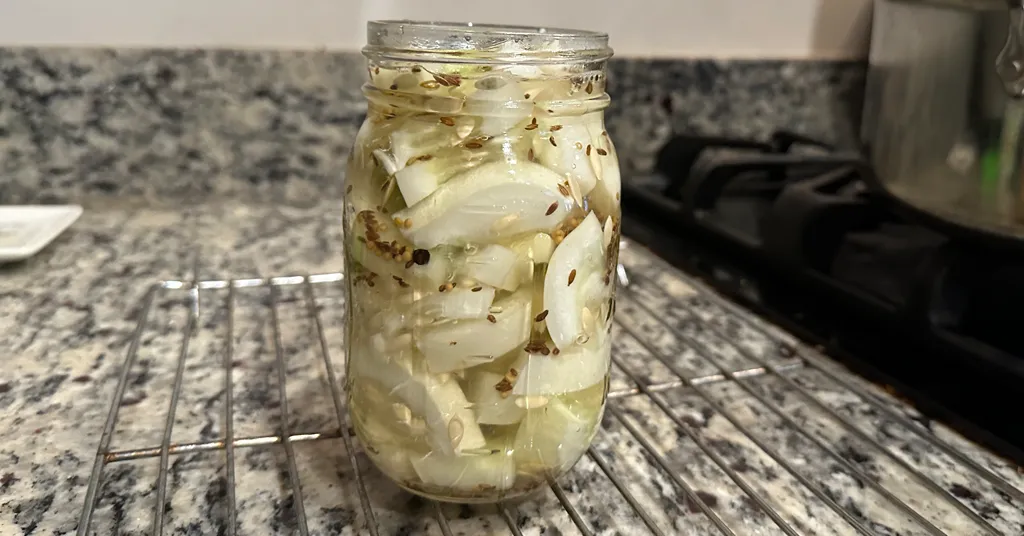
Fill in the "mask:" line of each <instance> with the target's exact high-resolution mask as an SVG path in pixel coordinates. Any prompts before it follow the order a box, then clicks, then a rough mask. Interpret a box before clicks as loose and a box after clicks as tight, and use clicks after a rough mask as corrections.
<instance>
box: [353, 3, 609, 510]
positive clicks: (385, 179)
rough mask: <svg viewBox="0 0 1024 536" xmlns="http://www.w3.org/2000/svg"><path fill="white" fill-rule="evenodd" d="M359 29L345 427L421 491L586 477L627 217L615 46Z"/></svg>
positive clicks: (388, 470)
mask: <svg viewBox="0 0 1024 536" xmlns="http://www.w3.org/2000/svg"><path fill="white" fill-rule="evenodd" d="M367 33H368V44H367V46H366V47H365V48H364V49H363V53H364V55H365V56H366V58H367V59H368V66H369V67H368V68H369V82H368V83H367V84H366V85H364V87H363V91H364V94H365V95H366V98H367V100H368V113H367V118H366V120H365V122H364V123H363V125H362V127H361V128H360V130H359V133H358V135H357V138H356V142H355V147H354V149H353V151H352V154H351V157H350V160H349V166H348V173H347V176H346V179H345V182H346V184H345V210H344V234H345V248H346V281H347V289H348V334H347V337H348V339H347V341H346V347H347V362H346V372H347V375H346V378H347V392H348V401H349V408H350V411H351V415H352V420H353V425H354V428H355V430H356V433H357V434H358V437H359V439H360V441H361V442H362V444H363V446H364V447H365V450H366V452H367V453H368V455H369V457H370V458H371V459H372V460H373V462H374V463H375V464H376V465H377V466H378V467H379V468H380V469H381V470H382V471H383V472H384V473H385V474H386V475H387V476H388V477H390V478H391V479H393V480H394V481H395V482H397V483H398V484H399V485H401V486H402V487H404V488H405V489H407V490H409V491H411V492H413V493H417V494H420V495H423V496H427V497H430V498H433V499H438V500H442V501H452V502H464V503H465V502H470V503H471V502H492V501H498V500H503V499H508V498H512V497H515V496H519V495H523V494H526V493H529V492H531V491H533V490H535V489H537V488H539V487H541V486H543V485H546V483H547V479H548V478H557V477H558V476H559V475H561V474H563V473H565V472H566V471H568V470H569V469H570V468H571V467H572V466H573V465H574V464H575V463H576V462H577V460H578V459H579V458H580V456H581V455H582V454H583V453H584V452H585V451H586V449H587V447H588V445H589V444H590V442H591V440H592V439H593V437H594V435H595V433H596V431H597V428H598V426H599V425H600V422H601V417H602V414H603V412H604V406H605V401H606V398H607V392H608V372H609V365H610V352H611V342H610V333H611V328H612V313H613V311H614V309H615V277H614V275H615V268H616V265H617V260H618V245H619V224H620V221H621V220H620V215H621V214H620V203H619V199H620V178H619V167H618V162H617V160H616V153H615V147H614V145H613V144H612V141H611V139H610V138H609V136H608V132H607V131H606V130H605V125H604V109H605V108H606V107H607V106H608V103H609V98H608V95H607V94H606V93H605V81H606V73H605V64H606V61H607V59H608V58H609V57H610V55H611V50H610V49H609V48H608V37H607V35H606V34H602V33H596V32H589V31H577V30H563V29H552V28H533V27H513V26H495V25H478V24H459V23H434V22H429V23H428V22H412V21H377V22H370V23H369V24H368V32H367Z"/></svg>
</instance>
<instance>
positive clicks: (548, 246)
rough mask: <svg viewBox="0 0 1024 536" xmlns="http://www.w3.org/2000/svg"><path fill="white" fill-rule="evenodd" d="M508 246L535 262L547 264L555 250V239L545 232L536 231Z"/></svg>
mask: <svg viewBox="0 0 1024 536" xmlns="http://www.w3.org/2000/svg"><path fill="white" fill-rule="evenodd" d="M509 247H510V248H511V249H512V250H513V251H515V252H516V253H518V254H519V255H520V256H522V257H525V258H527V259H530V260H532V261H533V262H535V263H537V264H547V262H548V259H550V258H551V253H552V252H553V251H554V250H555V241H554V240H552V239H551V235H549V234H547V233H537V234H534V235H531V236H527V237H525V238H521V239H519V240H516V241H515V242H513V243H512V244H511V245H509Z"/></svg>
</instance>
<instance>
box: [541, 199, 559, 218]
mask: <svg viewBox="0 0 1024 536" xmlns="http://www.w3.org/2000/svg"><path fill="white" fill-rule="evenodd" d="M556 210H558V201H555V202H554V203H551V206H549V207H548V211H547V212H545V213H544V215H545V216H550V215H552V214H554V213H555V211H556Z"/></svg>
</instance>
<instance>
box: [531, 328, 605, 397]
mask: <svg viewBox="0 0 1024 536" xmlns="http://www.w3.org/2000/svg"><path fill="white" fill-rule="evenodd" d="M610 363H611V344H610V342H609V341H608V338H607V336H606V335H605V333H604V331H603V330H601V331H600V332H599V333H597V334H595V336H594V337H593V338H592V339H591V340H590V341H589V342H588V343H587V344H585V345H582V346H577V347H574V348H572V349H571V350H568V351H564V352H562V351H560V352H559V354H558V355H551V354H548V355H542V354H539V353H538V354H530V353H527V352H525V351H524V352H522V354H521V355H520V357H519V359H518V360H517V361H516V364H515V365H513V367H514V368H515V369H516V370H517V371H518V372H519V377H518V379H517V380H516V382H515V386H514V387H513V389H512V394H513V395H515V396H517V397H518V396H538V395H548V396H550V395H560V394H563V393H572V392H575V391H580V390H583V389H586V388H588V387H591V386H593V385H596V384H598V383H600V382H602V381H604V378H605V377H606V376H607V375H608V367H609V364H610Z"/></svg>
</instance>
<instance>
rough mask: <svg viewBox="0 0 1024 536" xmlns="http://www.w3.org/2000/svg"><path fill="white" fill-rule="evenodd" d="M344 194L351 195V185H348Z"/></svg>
mask: <svg viewBox="0 0 1024 536" xmlns="http://www.w3.org/2000/svg"><path fill="white" fill-rule="evenodd" d="M345 193H346V194H350V193H352V185H351V184H349V185H348V186H346V187H345Z"/></svg>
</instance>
